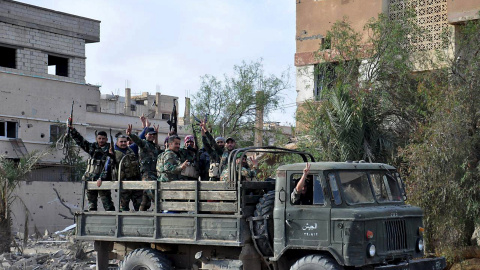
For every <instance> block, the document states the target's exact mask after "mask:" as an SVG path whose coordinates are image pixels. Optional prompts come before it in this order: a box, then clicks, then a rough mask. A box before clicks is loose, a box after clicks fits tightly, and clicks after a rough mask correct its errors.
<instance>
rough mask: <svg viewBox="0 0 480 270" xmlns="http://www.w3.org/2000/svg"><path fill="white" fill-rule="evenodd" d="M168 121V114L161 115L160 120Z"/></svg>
mask: <svg viewBox="0 0 480 270" xmlns="http://www.w3.org/2000/svg"><path fill="white" fill-rule="evenodd" d="M169 119H170V114H168V113H162V120H169Z"/></svg>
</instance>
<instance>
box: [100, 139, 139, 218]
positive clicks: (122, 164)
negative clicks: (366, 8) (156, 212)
mask: <svg viewBox="0 0 480 270" xmlns="http://www.w3.org/2000/svg"><path fill="white" fill-rule="evenodd" d="M110 154H111V155H115V158H114V159H112V158H110V157H109V158H108V160H107V164H105V169H104V170H103V172H102V174H101V176H100V178H99V181H98V182H97V183H99V184H100V185H101V181H102V180H105V179H106V178H107V174H108V172H109V171H110V172H111V175H112V179H113V180H114V181H115V180H118V179H119V178H118V174H120V179H119V180H120V181H124V180H125V181H128V180H140V163H139V161H138V156H137V155H136V154H135V152H134V151H133V150H132V149H131V148H130V147H128V141H127V136H125V135H119V136H118V137H117V143H116V145H115V151H114V153H110ZM113 160H115V162H116V164H112V163H113ZM112 165H113V166H112ZM112 169H113V170H112ZM142 196H143V190H132V189H128V190H122V191H121V192H120V210H121V211H130V207H129V204H130V200H131V201H132V203H133V208H134V209H135V211H138V210H139V208H140V204H141V203H142Z"/></svg>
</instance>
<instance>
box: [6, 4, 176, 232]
mask: <svg viewBox="0 0 480 270" xmlns="http://www.w3.org/2000/svg"><path fill="white" fill-rule="evenodd" d="M96 42H100V21H98V20H94V19H90V18H85V17H80V16H76V15H72V14H67V13H63V12H58V11H55V10H50V9H45V8H42V7H37V6H33V5H29V4H24V3H20V2H16V1H11V0H0V56H1V57H0V82H1V83H0V155H4V156H6V157H7V158H9V159H14V160H18V159H20V158H22V157H24V156H25V155H27V154H28V153H30V152H32V151H35V150H37V151H44V150H46V149H50V148H51V147H52V145H53V146H55V144H56V142H57V140H58V139H59V138H60V137H61V136H62V135H63V134H64V133H65V124H64V123H65V121H66V120H67V118H68V117H69V115H70V111H71V108H72V103H74V105H73V123H74V126H75V128H76V129H77V130H78V131H79V132H80V133H81V134H82V135H84V136H85V138H86V139H88V140H89V141H94V138H95V135H94V134H95V131H97V130H98V131H100V130H105V131H108V130H109V129H112V133H117V132H125V128H126V126H127V124H133V126H134V129H136V130H137V131H139V130H141V122H140V120H139V116H140V115H142V114H145V115H148V116H149V117H150V120H151V122H152V124H156V125H159V126H160V134H159V136H160V138H161V140H163V138H164V137H165V136H166V135H167V133H168V131H169V125H168V124H167V119H169V118H170V116H171V113H172V107H173V104H174V102H176V103H178V98H177V97H173V96H166V95H162V94H160V93H154V94H149V93H147V92H144V93H142V94H141V95H133V96H132V94H131V91H132V90H131V89H130V88H127V89H125V97H122V96H118V95H102V94H101V93H100V89H99V88H100V87H99V86H97V85H91V84H88V83H86V82H85V74H86V70H85V62H86V60H87V59H86V56H85V46H88V44H91V43H96ZM178 131H179V134H180V135H182V134H183V133H184V129H183V127H181V126H179V129H178ZM81 152H83V151H81ZM64 157H65V156H64V154H63V151H61V150H58V149H57V150H55V149H54V150H52V152H51V154H49V155H47V156H46V157H45V158H43V159H42V160H41V162H40V164H39V167H38V169H37V170H35V172H34V173H32V174H31V176H30V178H29V179H28V181H25V182H23V183H22V185H21V187H20V189H19V190H18V195H19V197H20V199H21V200H22V201H23V202H22V203H17V204H16V205H15V206H14V209H13V210H14V215H15V220H14V228H15V229H20V230H22V228H21V227H22V226H23V225H24V224H26V223H25V216H29V222H28V224H29V225H28V226H29V227H31V228H32V229H33V228H34V227H37V229H39V230H44V229H49V230H57V229H60V228H63V227H65V226H66V225H70V224H72V220H71V219H70V218H71V217H72V215H71V212H70V211H76V210H78V207H79V206H80V202H81V198H82V190H81V184H80V183H79V182H76V183H74V182H71V180H72V177H71V168H69V167H68V166H65V165H63V162H62V159H64ZM23 204H25V206H26V209H28V213H27V211H25V208H24V207H23ZM68 208H70V210H69V209H68ZM24 213H25V214H24ZM66 217H67V218H66Z"/></svg>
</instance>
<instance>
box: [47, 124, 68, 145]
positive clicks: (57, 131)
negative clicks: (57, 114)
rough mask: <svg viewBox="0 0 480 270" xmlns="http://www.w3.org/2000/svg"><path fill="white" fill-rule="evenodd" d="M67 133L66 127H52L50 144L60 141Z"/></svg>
mask: <svg viewBox="0 0 480 270" xmlns="http://www.w3.org/2000/svg"><path fill="white" fill-rule="evenodd" d="M65 133H66V129H65V126H63V125H50V142H56V141H58V139H59V138H60V137H61V136H62V135H63V134H65Z"/></svg>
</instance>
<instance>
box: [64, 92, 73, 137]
mask: <svg viewBox="0 0 480 270" xmlns="http://www.w3.org/2000/svg"><path fill="white" fill-rule="evenodd" d="M73 104H75V100H74V101H72V110H71V111H70V117H68V119H67V137H70V126H71V125H72V124H73ZM65 142H66V140H65ZM65 142H64V143H65Z"/></svg>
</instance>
